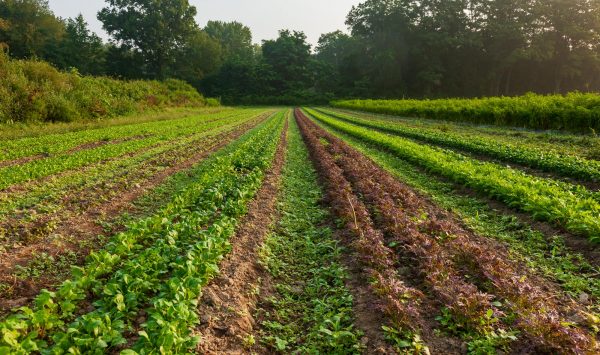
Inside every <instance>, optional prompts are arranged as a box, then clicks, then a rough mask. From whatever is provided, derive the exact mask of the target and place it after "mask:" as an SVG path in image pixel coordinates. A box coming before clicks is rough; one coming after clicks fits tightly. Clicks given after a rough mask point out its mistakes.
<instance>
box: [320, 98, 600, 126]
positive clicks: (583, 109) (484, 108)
mask: <svg viewBox="0 0 600 355" xmlns="http://www.w3.org/2000/svg"><path fill="white" fill-rule="evenodd" d="M331 105H333V106H335V107H340V108H347V109H354V110H362V111H369V112H375V113H383V114H389V115H398V116H409V117H423V118H432V119H439V120H447V121H457V122H470V123H476V124H493V125H501V126H514V127H523V128H532V129H545V130H548V129H552V130H568V131H576V132H591V130H594V132H596V131H598V129H600V95H598V94H582V93H570V94H567V95H564V96H563V95H548V96H546V95H536V94H527V95H524V96H519V97H489V98H479V99H440V100H342V101H333V102H331Z"/></svg>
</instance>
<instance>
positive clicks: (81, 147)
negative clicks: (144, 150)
mask: <svg viewBox="0 0 600 355" xmlns="http://www.w3.org/2000/svg"><path fill="white" fill-rule="evenodd" d="M151 136H152V135H151V134H146V135H143V134H142V135H135V136H131V137H124V138H119V139H114V140H106V141H97V142H90V143H85V144H81V145H78V146H77V147H73V148H71V149H69V150H67V151H66V152H65V153H66V154H73V153H77V152H81V151H83V150H89V149H94V148H99V147H102V146H105V145H109V144H119V143H125V142H131V141H135V140H140V139H144V138H148V137H151Z"/></svg>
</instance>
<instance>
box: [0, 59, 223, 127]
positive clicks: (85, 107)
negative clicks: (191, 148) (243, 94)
mask: <svg viewBox="0 0 600 355" xmlns="http://www.w3.org/2000/svg"><path fill="white" fill-rule="evenodd" d="M218 104H219V103H218V101H216V100H207V99H205V98H204V97H203V96H202V95H201V94H200V93H198V91H196V89H194V88H193V87H192V86H191V85H189V84H187V83H185V82H183V81H180V80H174V79H169V80H166V81H164V82H159V81H146V80H135V81H123V80H116V79H112V78H108V77H90V76H81V75H79V74H78V73H77V72H75V71H73V72H68V73H67V72H61V71H59V70H57V69H56V68H54V67H53V66H52V65H50V64H48V63H46V62H43V61H39V60H13V59H10V58H9V57H8V56H7V55H6V54H5V53H3V52H2V53H0V123H13V122H40V121H42V122H43V121H48V122H56V121H62V122H70V121H76V120H80V119H101V118H106V117H115V116H122V115H127V114H133V113H139V112H143V111H147V110H150V109H157V108H161V107H173V106H216V105H218Z"/></svg>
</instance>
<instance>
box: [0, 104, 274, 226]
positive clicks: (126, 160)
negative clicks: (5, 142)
mask: <svg viewBox="0 0 600 355" xmlns="http://www.w3.org/2000/svg"><path fill="white" fill-rule="evenodd" d="M267 114H268V113H266V112H265V113H262V114H261V115H258V116H250V115H249V116H247V117H246V119H245V120H237V121H234V122H230V123H226V122H222V124H221V125H219V126H216V127H212V128H207V129H206V130H199V131H198V132H197V133H194V134H191V135H188V136H185V137H180V138H178V139H176V140H169V141H164V142H161V143H159V144H157V145H155V146H152V147H150V148H148V149H143V150H141V151H138V152H132V153H129V154H125V155H122V156H120V157H116V158H113V159H108V160H105V161H102V164H92V165H89V166H86V167H83V168H82V169H74V170H71V171H67V172H64V173H62V174H59V175H57V176H53V177H52V179H42V180H39V181H32V182H30V183H26V184H23V185H21V186H20V187H21V188H20V189H19V191H18V193H17V192H11V191H10V190H8V191H4V192H0V218H1V217H3V216H6V215H8V214H12V213H14V212H15V211H17V210H24V209H28V208H31V207H36V208H38V207H42V208H41V209H43V210H44V211H48V212H49V211H50V210H51V209H53V208H56V207H60V206H58V205H57V203H55V201H56V200H57V199H60V198H61V197H62V196H64V194H65V193H66V192H74V191H75V190H81V189H85V188H87V187H90V186H92V185H94V184H102V183H105V182H106V183H109V182H114V181H115V180H118V179H119V178H120V177H121V176H122V175H127V174H131V173H133V172H143V171H146V170H149V169H162V168H164V167H165V166H168V165H170V164H174V162H175V161H176V160H179V159H183V158H184V157H185V156H187V155H189V152H190V151H193V150H194V147H196V148H198V147H202V146H204V145H205V143H210V142H211V141H212V139H214V138H215V137H217V136H222V135H225V134H228V133H229V132H232V131H233V130H237V129H239V128H240V127H242V126H244V125H248V124H253V123H257V122H253V121H256V120H261V119H263V118H265V117H266V115H267ZM174 159H175V160H174ZM153 162H155V163H156V164H154V163H153ZM131 183H134V181H131ZM43 206H46V207H43Z"/></svg>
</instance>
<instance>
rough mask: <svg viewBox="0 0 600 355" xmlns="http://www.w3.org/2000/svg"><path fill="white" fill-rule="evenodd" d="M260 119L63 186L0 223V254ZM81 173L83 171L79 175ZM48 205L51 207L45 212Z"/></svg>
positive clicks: (41, 235)
mask: <svg viewBox="0 0 600 355" xmlns="http://www.w3.org/2000/svg"><path fill="white" fill-rule="evenodd" d="M264 117H265V115H260V116H258V117H256V118H255V119H253V120H250V121H249V122H246V123H244V124H240V125H238V126H232V127H230V128H228V130H227V131H224V132H223V133H221V134H219V135H217V136H208V137H203V138H201V139H197V140H196V141H194V142H191V143H186V144H185V145H177V146H175V147H174V148H173V149H172V150H169V151H166V152H162V153H159V154H157V155H154V156H152V157H149V158H148V159H147V160H145V161H143V162H141V163H139V164H138V165H136V168H133V169H126V168H122V169H119V170H117V171H114V172H112V174H113V175H111V176H110V178H107V177H103V178H99V179H95V180H92V181H91V183H88V182H86V184H84V185H81V184H76V185H75V184H74V185H70V186H67V187H66V188H65V189H64V190H63V191H60V192H59V193H57V195H56V196H52V197H49V198H45V199H44V200H43V201H40V202H39V203H36V204H35V205H33V206H32V207H31V208H27V209H23V210H19V211H15V212H14V213H13V214H12V215H11V216H7V217H5V218H4V219H3V220H0V250H3V251H4V252H5V253H9V252H13V251H14V250H15V249H18V248H21V247H25V246H27V245H29V244H34V243H35V242H37V241H39V240H43V239H44V238H46V237H47V236H48V235H49V234H51V233H52V232H53V231H54V228H55V227H56V224H57V222H59V221H60V220H61V219H65V218H66V214H70V215H74V214H75V215H76V214H78V213H81V212H83V211H85V210H87V209H89V208H92V207H93V206H94V205H98V204H102V203H105V202H106V201H109V200H111V199H113V198H115V195H117V194H118V193H120V191H122V190H129V189H130V188H132V186H134V187H135V186H137V185H139V184H140V183H142V182H143V181H145V180H147V179H149V178H151V177H152V176H153V175H155V174H158V173H159V172H160V171H161V170H164V169H167V168H169V167H173V166H176V165H178V164H179V163H181V162H184V161H185V160H187V159H189V158H190V157H192V156H193V155H194V154H195V153H197V152H199V151H202V150H204V149H210V146H212V145H214V144H215V143H218V142H219V141H220V140H222V139H227V135H228V134H230V133H232V132H235V131H236V130H245V127H250V126H252V125H254V124H255V123H256V122H258V121H260V120H262V119H263V118H264ZM128 156H130V155H128ZM138 166H139V167H138ZM85 171H86V169H85V168H84V169H83V170H82V173H85ZM48 205H50V206H52V207H51V208H50V209H49V208H48ZM61 216H62V217H61Z"/></svg>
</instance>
